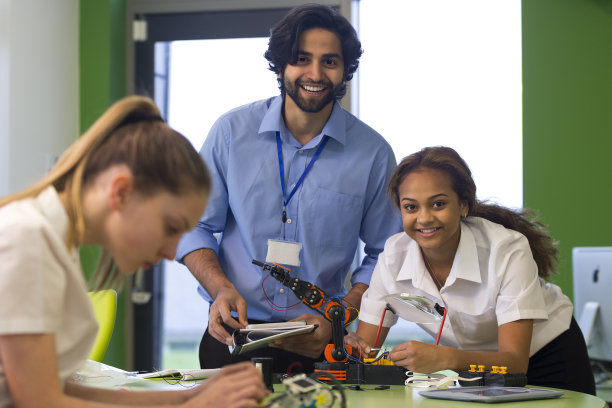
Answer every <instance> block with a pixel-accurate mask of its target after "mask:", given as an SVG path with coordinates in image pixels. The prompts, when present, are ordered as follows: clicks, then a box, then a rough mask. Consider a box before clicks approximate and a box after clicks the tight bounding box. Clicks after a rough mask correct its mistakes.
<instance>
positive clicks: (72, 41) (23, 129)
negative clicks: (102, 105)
mask: <svg viewBox="0 0 612 408" xmlns="http://www.w3.org/2000/svg"><path fill="white" fill-rule="evenodd" d="M78 47H79V1H78V0H0V195H6V194H9V193H14V192H16V191H19V190H20V189H22V188H24V187H26V186H27V185H29V184H31V183H32V182H34V181H36V180H37V179H39V178H40V177H41V176H42V175H44V174H45V172H46V171H47V170H48V169H49V167H50V166H51V165H52V164H53V162H54V161H55V160H56V159H57V157H59V155H60V154H61V153H62V152H63V151H64V150H65V149H66V148H67V147H68V146H69V145H70V143H72V142H73V141H74V140H75V139H76V138H77V137H78V135H79V59H78V57H79V48H78Z"/></svg>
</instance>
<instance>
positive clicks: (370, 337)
mask: <svg viewBox="0 0 612 408" xmlns="http://www.w3.org/2000/svg"><path fill="white" fill-rule="evenodd" d="M377 333H378V326H376V325H373V324H370V323H366V322H362V321H360V322H359V325H358V326H357V331H356V332H350V333H349V334H348V335H347V336H345V337H344V343H345V344H346V345H347V346H351V347H353V353H354V354H355V355H359V356H360V357H367V356H369V355H370V350H371V348H372V347H374V343H375V342H376V347H380V346H381V345H382V344H383V343H384V341H385V339H386V338H387V334H388V333H389V327H382V328H381V330H380V334H379V335H378V341H376V335H377Z"/></svg>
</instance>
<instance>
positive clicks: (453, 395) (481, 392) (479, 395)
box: [419, 386, 564, 403]
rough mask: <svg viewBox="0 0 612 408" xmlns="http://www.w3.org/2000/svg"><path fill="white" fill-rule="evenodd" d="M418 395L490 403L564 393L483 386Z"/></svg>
mask: <svg viewBox="0 0 612 408" xmlns="http://www.w3.org/2000/svg"><path fill="white" fill-rule="evenodd" d="M419 394H420V395H422V396H424V397H427V398H437V399H447V400H455V401H472V402H487V403H492V402H508V401H524V400H537V399H547V398H558V397H560V396H561V395H563V394H564V392H563V391H558V390H549V389H546V388H524V387H496V386H485V387H457V388H445V389H439V390H431V391H420V392H419Z"/></svg>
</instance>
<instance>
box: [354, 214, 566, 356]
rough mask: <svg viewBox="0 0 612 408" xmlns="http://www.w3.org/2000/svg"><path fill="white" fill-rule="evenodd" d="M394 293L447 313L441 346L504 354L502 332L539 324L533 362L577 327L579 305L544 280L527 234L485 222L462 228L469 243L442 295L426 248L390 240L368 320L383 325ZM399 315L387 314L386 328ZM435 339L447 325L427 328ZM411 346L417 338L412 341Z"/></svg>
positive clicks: (404, 239) (364, 315) (368, 296)
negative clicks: (524, 322) (517, 324)
mask: <svg viewBox="0 0 612 408" xmlns="http://www.w3.org/2000/svg"><path fill="white" fill-rule="evenodd" d="M393 293H409V294H412V295H420V296H425V297H428V298H430V299H432V300H434V301H435V302H437V303H439V304H440V305H441V306H444V307H446V308H447V316H446V323H445V325H444V329H443V330H442V336H441V339H440V344H444V345H448V346H452V347H456V348H461V349H464V350H472V351H497V350H498V344H497V327H498V326H500V325H502V324H505V323H508V322H513V321H516V320H519V319H533V320H534V324H533V336H532V339H531V347H530V354H529V355H530V356H532V355H533V354H535V353H536V352H537V351H538V350H540V349H541V348H542V347H543V346H545V345H546V344H547V343H548V342H550V341H551V340H553V339H554V338H555V337H557V336H558V335H559V334H561V333H562V332H564V331H565V330H567V329H568V328H569V325H570V321H571V317H572V303H571V301H570V300H569V299H568V297H567V296H565V295H564V294H563V293H561V289H560V288H559V287H558V286H556V285H553V284H550V283H546V282H545V281H544V280H542V279H540V278H539V277H538V270H537V266H536V263H535V261H534V260H533V256H532V253H531V250H530V248H529V242H528V241H527V238H525V236H524V235H522V234H520V233H519V232H516V231H513V230H510V229H506V228H504V227H503V226H502V225H499V224H495V223H493V222H490V221H488V220H485V219H483V218H478V217H468V219H467V220H466V221H463V222H462V223H461V238H460V241H459V247H458V248H457V253H456V254H455V259H454V261H453V266H452V268H451V271H450V274H449V276H448V278H447V279H446V282H445V285H444V286H443V287H442V288H441V289H440V291H438V289H437V287H436V285H435V284H434V282H433V280H432V278H431V276H430V274H429V272H428V271H427V268H426V266H425V263H424V261H423V257H422V255H421V251H420V250H419V246H418V244H417V243H416V242H415V241H414V240H413V239H412V238H410V237H409V236H408V235H407V234H406V233H399V234H396V235H394V236H392V237H391V238H389V239H388V240H387V242H386V244H385V248H384V251H383V252H382V253H381V254H380V256H379V258H378V263H377V264H376V267H375V269H374V273H373V275H372V281H371V282H370V287H369V288H368V290H367V291H366V292H365V293H364V295H363V299H362V301H361V311H360V313H359V318H360V320H362V321H364V322H367V323H370V324H374V325H376V326H378V324H379V323H380V319H381V316H382V312H383V309H384V308H385V305H386V302H385V300H384V297H385V296H386V295H389V294H393ZM396 321H397V316H395V315H394V314H392V313H389V312H387V315H386V316H385V320H384V322H383V325H384V326H385V327H390V326H392V325H393V324H395V322H396ZM419 326H421V327H422V328H423V329H424V330H425V331H427V332H428V333H429V334H431V335H432V336H434V337H435V336H437V333H438V329H439V326H437V325H430V324H427V325H425V324H419ZM406 340H410V339H406Z"/></svg>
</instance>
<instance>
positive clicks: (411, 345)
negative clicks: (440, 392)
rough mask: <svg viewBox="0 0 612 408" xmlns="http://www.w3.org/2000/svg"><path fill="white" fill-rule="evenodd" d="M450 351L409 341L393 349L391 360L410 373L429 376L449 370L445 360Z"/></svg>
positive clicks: (445, 348)
mask: <svg viewBox="0 0 612 408" xmlns="http://www.w3.org/2000/svg"><path fill="white" fill-rule="evenodd" d="M448 350H449V348H448V347H444V346H436V345H435V344H427V343H421V342H419V341H407V342H405V343H402V344H400V345H399V346H397V347H395V348H393V350H391V352H390V353H389V359H390V360H391V361H393V362H394V363H395V364H397V365H400V366H402V367H405V368H406V369H408V370H410V371H414V372H417V373H423V374H428V373H433V372H436V371H440V370H445V369H447V368H449V367H448V366H447V364H446V360H445V355H446V353H447V352H448Z"/></svg>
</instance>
